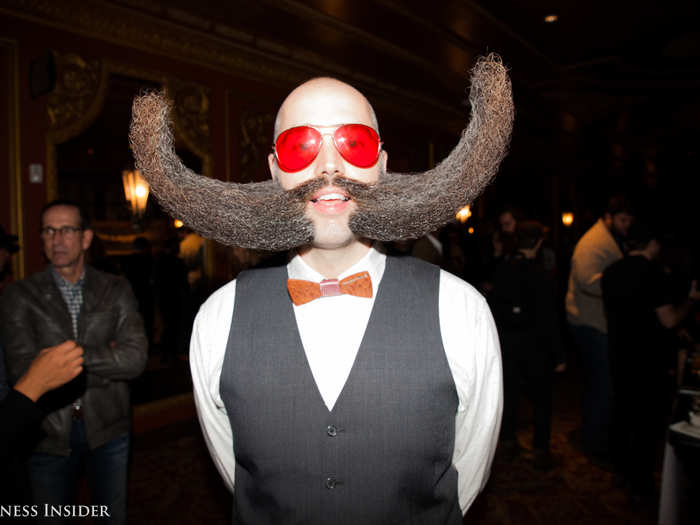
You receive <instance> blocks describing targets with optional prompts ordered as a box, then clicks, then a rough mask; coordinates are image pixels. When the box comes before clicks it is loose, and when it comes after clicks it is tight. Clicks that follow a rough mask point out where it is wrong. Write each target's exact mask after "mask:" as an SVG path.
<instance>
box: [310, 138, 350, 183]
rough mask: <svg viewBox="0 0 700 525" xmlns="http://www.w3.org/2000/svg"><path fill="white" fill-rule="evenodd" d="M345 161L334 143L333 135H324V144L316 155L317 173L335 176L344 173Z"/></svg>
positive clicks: (317, 174)
mask: <svg viewBox="0 0 700 525" xmlns="http://www.w3.org/2000/svg"><path fill="white" fill-rule="evenodd" d="M344 172H345V163H344V161H343V157H342V156H341V155H340V153H339V152H338V150H337V149H336V147H335V144H334V143H333V137H332V136H330V135H324V136H323V144H322V146H321V151H319V152H318V156H317V157H316V173H315V175H316V176H317V177H318V176H326V177H334V176H336V175H344Z"/></svg>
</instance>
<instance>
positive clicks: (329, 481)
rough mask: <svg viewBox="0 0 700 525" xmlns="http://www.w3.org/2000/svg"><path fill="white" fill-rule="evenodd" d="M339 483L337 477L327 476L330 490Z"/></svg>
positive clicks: (327, 486) (327, 485)
mask: <svg viewBox="0 0 700 525" xmlns="http://www.w3.org/2000/svg"><path fill="white" fill-rule="evenodd" d="M337 484H338V481H337V480H336V479H335V478H327V479H326V488H327V489H328V490H333V489H334V488H335V486H336V485H337Z"/></svg>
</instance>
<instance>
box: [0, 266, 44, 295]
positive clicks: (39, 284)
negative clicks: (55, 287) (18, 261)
mask: <svg viewBox="0 0 700 525" xmlns="http://www.w3.org/2000/svg"><path fill="white" fill-rule="evenodd" d="M51 280H52V276H51V273H50V271H49V270H48V269H46V270H42V271H40V272H36V273H33V274H31V275H30V276H28V277H25V278H24V279H19V280H17V281H13V282H11V283H9V284H8V285H7V286H5V289H4V290H3V292H2V294H1V295H0V299H4V300H5V301H7V300H10V299H11V298H15V297H26V296H31V295H34V294H36V293H40V292H41V291H42V290H44V289H45V288H46V287H47V286H50V285H51V282H52V281H51Z"/></svg>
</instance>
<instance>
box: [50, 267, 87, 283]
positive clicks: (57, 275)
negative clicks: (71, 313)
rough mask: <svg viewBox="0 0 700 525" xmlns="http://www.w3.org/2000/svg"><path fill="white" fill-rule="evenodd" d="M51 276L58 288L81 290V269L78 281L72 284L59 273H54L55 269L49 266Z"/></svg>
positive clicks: (82, 274) (82, 276) (82, 279)
mask: <svg viewBox="0 0 700 525" xmlns="http://www.w3.org/2000/svg"><path fill="white" fill-rule="evenodd" d="M51 275H53V279H54V281H55V282H56V286H58V287H59V288H77V287H80V288H82V287H83V283H84V282H85V268H83V273H81V274H80V279H78V280H77V281H76V282H74V283H72V282H70V281H68V280H66V279H64V277H63V276H62V275H61V274H60V273H58V272H57V271H56V268H54V267H53V266H51Z"/></svg>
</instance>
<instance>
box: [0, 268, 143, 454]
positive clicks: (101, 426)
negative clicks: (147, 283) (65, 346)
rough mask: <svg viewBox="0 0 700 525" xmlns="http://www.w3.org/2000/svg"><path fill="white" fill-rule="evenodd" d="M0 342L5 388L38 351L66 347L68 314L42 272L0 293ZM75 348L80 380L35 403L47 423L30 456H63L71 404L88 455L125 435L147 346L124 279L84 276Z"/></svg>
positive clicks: (88, 272)
mask: <svg viewBox="0 0 700 525" xmlns="http://www.w3.org/2000/svg"><path fill="white" fill-rule="evenodd" d="M0 337H2V346H3V347H4V352H5V361H6V363H7V369H8V378H9V380H10V382H11V383H12V384H14V383H15V382H16V381H17V379H19V377H20V376H21V375H22V374H23V373H24V372H25V371H26V370H27V368H28V367H29V364H30V363H31V361H32V359H33V358H34V357H35V356H36V355H37V354H38V353H39V351H40V350H41V349H43V348H47V347H49V346H55V345H58V344H60V343H62V342H64V341H66V340H72V339H73V328H72V324H71V318H70V314H69V313H68V308H67V307H66V304H65V302H64V300H63V296H62V295H61V292H60V291H59V289H58V287H57V286H56V283H55V282H54V278H53V276H52V275H51V269H50V268H47V269H46V270H44V271H42V272H39V273H36V274H34V275H32V276H30V277H29V278H27V279H24V280H22V281H17V282H15V283H12V284H10V285H8V286H7V287H6V288H5V289H4V290H3V293H2V295H0ZM78 344H80V345H81V346H82V347H83V349H84V352H85V354H84V359H85V362H84V372H83V373H81V374H80V375H79V376H78V377H76V378H75V379H74V380H73V381H71V382H70V383H68V384H66V385H64V386H62V387H60V388H58V389H56V390H53V391H51V392H48V393H47V394H45V395H44V396H43V397H42V398H41V399H40V400H39V404H40V406H41V407H42V408H43V409H44V411H45V413H46V414H47V416H46V418H45V419H44V421H43V423H42V426H41V428H42V430H43V431H44V434H45V435H44V436H42V439H41V440H40V441H39V442H38V445H37V447H36V448H35V451H36V452H46V453H49V454H58V455H69V454H70V445H69V439H70V430H71V424H72V419H71V418H72V404H73V401H74V400H75V399H77V398H78V397H80V398H81V400H82V407H83V414H84V415H83V417H84V420H85V428H86V433H87V440H88V445H89V447H90V448H91V449H93V448H96V447H99V446H101V445H104V444H105V443H107V442H109V441H111V440H112V439H114V438H116V437H118V436H120V435H122V434H124V433H126V432H128V431H129V427H130V404H129V386H128V384H127V381H128V380H129V379H133V378H135V377H137V376H138V375H139V374H141V372H142V371H143V369H144V367H145V365H146V359H147V340H146V335H145V333H144V329H143V322H142V320H141V316H140V314H139V312H138V306H137V303H136V299H135V297H134V294H133V292H132V291H131V287H130V286H129V283H128V282H127V281H126V279H124V278H122V277H118V276H115V275H110V274H107V273H103V272H100V271H98V270H96V269H94V268H91V267H87V268H86V270H85V283H84V288H83V306H82V308H81V310H80V314H79V316H78Z"/></svg>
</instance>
